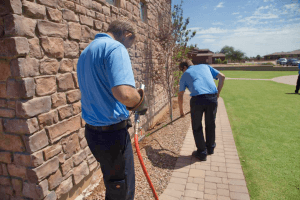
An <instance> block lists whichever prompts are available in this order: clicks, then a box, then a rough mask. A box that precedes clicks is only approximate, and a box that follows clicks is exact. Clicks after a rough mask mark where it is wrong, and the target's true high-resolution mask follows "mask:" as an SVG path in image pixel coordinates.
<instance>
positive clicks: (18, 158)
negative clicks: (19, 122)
mask: <svg viewBox="0 0 300 200" xmlns="http://www.w3.org/2000/svg"><path fill="white" fill-rule="evenodd" d="M13 160H14V162H13V163H14V164H15V165H20V166H24V167H32V162H31V156H30V154H28V153H17V152H15V153H14V154H13Z"/></svg>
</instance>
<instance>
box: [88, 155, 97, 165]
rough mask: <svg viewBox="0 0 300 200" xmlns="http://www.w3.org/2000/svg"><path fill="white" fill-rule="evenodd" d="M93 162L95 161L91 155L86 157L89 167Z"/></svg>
mask: <svg viewBox="0 0 300 200" xmlns="http://www.w3.org/2000/svg"><path fill="white" fill-rule="evenodd" d="M95 161H96V158H95V157H94V156H93V154H91V155H89V156H88V158H87V162H88V164H89V165H90V164H92V163H93V162H95Z"/></svg>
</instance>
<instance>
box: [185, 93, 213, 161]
mask: <svg viewBox="0 0 300 200" xmlns="http://www.w3.org/2000/svg"><path fill="white" fill-rule="evenodd" d="M190 107H191V118H192V129H193V134H194V139H195V143H196V147H197V151H198V153H199V154H202V155H206V154H207V149H209V150H210V151H211V150H213V149H214V148H215V146H216V144H215V129H216V123H215V120H216V114H217V107H218V98H217V94H203V95H198V96H193V97H192V98H191V100H190ZM203 113H204V114H205V138H206V141H205V139H204V135H203V126H202V116H203Z"/></svg>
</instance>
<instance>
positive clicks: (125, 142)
mask: <svg viewBox="0 0 300 200" xmlns="http://www.w3.org/2000/svg"><path fill="white" fill-rule="evenodd" d="M85 137H86V140H87V143H88V145H89V147H90V149H91V152H92V153H93V155H94V156H95V158H96V159H97V161H98V162H100V165H101V170H102V173H103V179H104V184H105V187H106V195H105V200H133V199H134V192H135V174H134V159H133V151H132V146H131V141H130V136H129V133H128V131H127V128H124V129H121V130H118V131H99V130H94V129H91V128H89V127H88V126H86V127H85Z"/></svg>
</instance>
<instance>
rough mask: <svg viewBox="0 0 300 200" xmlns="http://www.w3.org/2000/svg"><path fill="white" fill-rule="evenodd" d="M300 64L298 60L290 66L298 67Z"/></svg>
mask: <svg viewBox="0 0 300 200" xmlns="http://www.w3.org/2000/svg"><path fill="white" fill-rule="evenodd" d="M299 64H300V60H295V61H293V62H292V66H298V65H299Z"/></svg>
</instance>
